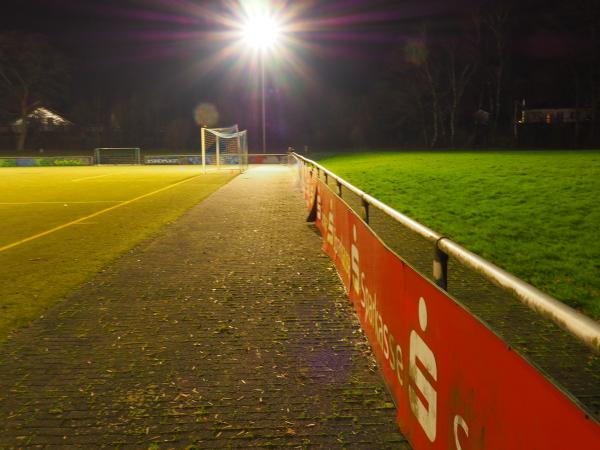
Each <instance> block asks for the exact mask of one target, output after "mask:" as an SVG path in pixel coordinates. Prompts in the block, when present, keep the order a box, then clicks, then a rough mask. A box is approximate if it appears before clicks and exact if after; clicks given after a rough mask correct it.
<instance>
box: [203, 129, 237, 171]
mask: <svg viewBox="0 0 600 450" xmlns="http://www.w3.org/2000/svg"><path fill="white" fill-rule="evenodd" d="M201 139H202V168H203V169H204V170H205V169H206V166H207V165H208V166H212V167H214V168H216V169H221V168H238V169H239V170H240V171H242V172H243V171H245V170H246V169H247V167H248V138H247V131H246V130H244V131H239V127H238V126H237V125H233V126H231V127H225V128H205V127H203V128H202V129H201Z"/></svg>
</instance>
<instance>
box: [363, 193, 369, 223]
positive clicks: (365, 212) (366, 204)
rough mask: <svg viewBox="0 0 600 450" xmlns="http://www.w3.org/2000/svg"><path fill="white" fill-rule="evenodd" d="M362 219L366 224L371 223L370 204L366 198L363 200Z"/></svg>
mask: <svg viewBox="0 0 600 450" xmlns="http://www.w3.org/2000/svg"><path fill="white" fill-rule="evenodd" d="M362 218H363V220H364V221H365V223H367V224H368V223H369V202H367V201H366V200H365V199H364V198H363V199H362Z"/></svg>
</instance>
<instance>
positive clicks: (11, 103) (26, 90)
mask: <svg viewBox="0 0 600 450" xmlns="http://www.w3.org/2000/svg"><path fill="white" fill-rule="evenodd" d="M66 86H67V69H66V62H65V59H64V58H63V56H62V55H61V54H60V53H59V52H58V51H56V50H55V49H54V48H53V47H52V46H51V45H50V44H49V43H48V41H47V40H46V39H45V38H44V37H43V36H40V35H36V34H21V33H12V32H11V33H0V98H1V99H2V100H0V109H2V110H3V112H4V113H5V114H7V115H9V116H12V117H13V118H16V119H20V126H19V129H18V133H19V139H18V142H17V151H22V150H23V148H24V147H25V141H26V139H27V131H28V128H29V123H28V116H29V114H31V113H32V112H33V111H34V110H35V109H36V108H38V107H39V106H42V105H51V104H52V103H54V102H56V100H57V99H60V98H61V96H63V95H64V93H65V89H66Z"/></svg>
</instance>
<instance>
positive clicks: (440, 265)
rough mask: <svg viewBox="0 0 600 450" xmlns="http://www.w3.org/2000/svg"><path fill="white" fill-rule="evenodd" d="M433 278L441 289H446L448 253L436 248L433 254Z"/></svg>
mask: <svg viewBox="0 0 600 450" xmlns="http://www.w3.org/2000/svg"><path fill="white" fill-rule="evenodd" d="M433 279H434V281H435V284H437V285H438V286H439V287H441V288H442V289H443V290H445V291H446V290H448V255H447V254H446V253H444V252H443V251H441V250H440V249H439V248H437V242H436V247H435V251H434V254H433Z"/></svg>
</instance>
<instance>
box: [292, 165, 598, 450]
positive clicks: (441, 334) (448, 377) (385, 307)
mask: <svg viewBox="0 0 600 450" xmlns="http://www.w3.org/2000/svg"><path fill="white" fill-rule="evenodd" d="M303 170H304V171H305V172H304V173H303V175H304V176H305V178H304V180H305V181H306V183H305V196H306V197H308V196H309V195H314V197H313V198H314V200H313V201H314V202H316V203H315V205H314V207H315V208H316V211H315V210H312V211H314V212H316V214H315V215H316V225H317V226H318V228H319V229H320V231H321V234H322V236H323V249H324V251H325V252H326V253H327V254H328V255H329V256H330V257H331V258H332V259H333V260H334V261H335V264H336V266H337V270H338V272H339V274H340V276H341V279H342V281H343V283H344V285H345V287H346V290H347V292H348V293H349V296H350V298H351V300H352V302H353V303H354V307H355V309H356V312H357V314H358V316H359V318H360V322H361V324H362V327H363V330H364V331H365V333H366V335H367V336H368V338H369V340H370V342H371V345H372V347H373V350H374V352H375V354H376V356H377V359H378V361H379V364H380V367H381V369H382V372H383V375H384V378H385V380H386V383H387V384H388V386H389V388H390V390H391V392H392V395H393V396H394V400H395V403H396V405H397V422H398V425H399V426H400V429H401V431H402V432H403V433H404V435H405V436H406V437H407V438H408V439H409V441H410V442H411V444H412V446H413V447H414V448H415V449H417V450H420V449H456V450H467V449H494V450H497V449H510V450H515V449H527V450H532V449H540V450H541V449H543V450H549V449H557V450H558V449H560V450H565V449H592V448H594V449H600V426H599V425H598V423H597V422H595V421H594V420H593V419H590V418H588V417H587V415H586V414H585V412H584V411H583V410H582V409H581V408H580V407H578V406H577V405H576V404H575V403H574V402H573V401H572V400H571V399H570V398H569V397H568V396H567V395H566V394H564V393H563V392H562V391H561V390H559V389H558V388H557V387H556V386H555V385H553V384H552V383H551V382H550V381H549V380H547V379H546V378H545V377H544V376H543V375H542V374H541V373H540V372H539V371H538V370H536V369H535V368H534V367H533V366H532V365H531V364H529V363H528V362H527V361H526V360H525V359H524V358H523V357H521V356H520V355H519V354H517V353H515V352H513V351H511V349H510V348H509V347H508V346H507V344H506V343H505V342H504V341H502V340H501V339H500V338H499V337H498V336H497V335H495V334H494V333H493V332H492V331H491V330H489V329H488V328H487V327H486V326H485V325H483V324H482V323H481V322H480V321H479V320H478V319H477V318H475V317H474V316H473V315H472V314H470V313H469V312H468V311H467V310H466V309H464V307H463V306H461V305H460V304H459V303H458V302H456V301H455V300H454V299H452V298H450V297H449V296H448V295H447V294H446V293H445V292H444V291H442V290H440V289H439V288H438V287H437V286H435V285H434V284H432V283H431V282H429V281H428V280H427V279H425V278H423V277H422V276H420V275H419V274H418V273H417V272H415V271H414V270H413V269H412V268H411V267H410V266H408V265H407V264H405V263H404V262H403V261H402V259H400V258H399V257H398V256H397V255H396V254H394V253H393V252H392V251H390V250H389V249H388V248H387V247H386V246H385V245H384V244H383V243H382V242H381V240H380V239H379V238H378V237H377V236H376V235H375V234H374V233H373V232H372V230H371V229H370V228H369V227H368V226H367V225H366V224H365V223H364V222H363V221H362V220H361V219H360V218H359V217H358V216H357V215H356V214H355V213H354V212H353V211H352V210H351V209H350V208H349V207H348V206H347V205H346V204H345V203H344V202H343V201H342V200H341V199H340V198H339V197H338V196H337V195H336V194H335V193H333V192H332V191H331V190H330V189H329V187H327V186H326V185H325V184H324V183H323V182H321V181H320V180H318V179H317V178H316V176H315V174H314V173H310V172H306V166H305V167H304V169H303ZM306 200H307V206H308V207H309V208H311V207H312V206H313V205H312V203H313V201H311V200H309V199H308V198H306Z"/></svg>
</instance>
